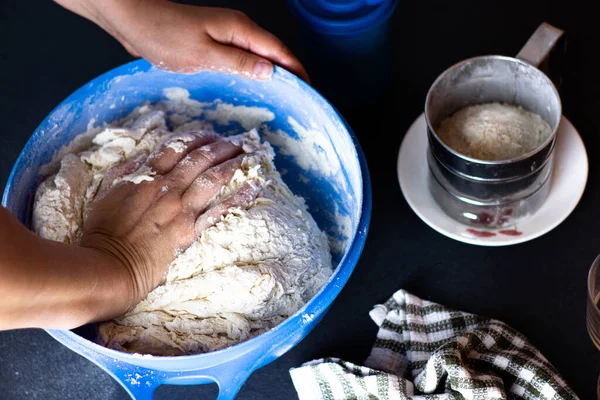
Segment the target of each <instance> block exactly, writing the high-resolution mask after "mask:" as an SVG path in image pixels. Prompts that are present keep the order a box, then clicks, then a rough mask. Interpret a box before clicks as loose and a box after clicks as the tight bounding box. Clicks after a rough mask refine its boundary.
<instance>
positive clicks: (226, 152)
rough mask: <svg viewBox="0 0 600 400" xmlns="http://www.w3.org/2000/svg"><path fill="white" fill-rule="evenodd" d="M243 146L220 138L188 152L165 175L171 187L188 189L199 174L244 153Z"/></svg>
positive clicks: (182, 189)
mask: <svg viewBox="0 0 600 400" xmlns="http://www.w3.org/2000/svg"><path fill="white" fill-rule="evenodd" d="M242 152H243V150H242V148H241V147H239V146H236V145H235V144H233V143H231V142H230V141H229V140H218V141H216V142H214V143H210V144H207V145H204V146H202V147H200V148H197V149H196V150H194V151H192V152H190V153H189V154H187V155H186V156H185V157H184V158H183V159H182V160H181V161H180V162H179V163H178V164H177V165H176V166H175V168H173V170H172V171H171V172H169V174H167V175H166V176H165V179H166V180H167V182H169V183H168V186H169V188H173V189H175V190H177V188H179V190H181V192H183V191H185V190H187V188H188V187H189V186H190V185H191V184H192V182H194V180H195V179H196V178H197V177H198V175H200V174H202V173H203V172H205V171H206V170H208V169H209V168H212V167H214V166H215V165H218V164H221V163H223V162H225V161H227V160H229V159H231V158H232V157H235V156H237V155H238V154H240V153H242Z"/></svg>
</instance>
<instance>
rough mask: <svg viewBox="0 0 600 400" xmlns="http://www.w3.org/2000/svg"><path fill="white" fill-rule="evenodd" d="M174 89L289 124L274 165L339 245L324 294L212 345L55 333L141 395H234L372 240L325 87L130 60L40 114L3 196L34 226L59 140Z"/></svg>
mask: <svg viewBox="0 0 600 400" xmlns="http://www.w3.org/2000/svg"><path fill="white" fill-rule="evenodd" d="M170 87H182V88H185V89H187V90H188V91H189V92H190V94H191V98H193V99H195V100H198V101H201V102H204V101H213V100H215V99H221V100H222V101H223V102H226V103H232V104H234V105H245V106H249V107H250V106H258V107H266V108H268V109H269V110H271V111H272V112H273V113H274V115H275V119H274V120H272V121H270V122H268V123H267V126H268V129H270V130H271V131H272V132H276V131H278V130H281V132H280V134H282V135H286V136H288V138H287V140H285V141H284V142H286V143H288V144H289V143H291V144H293V146H291V147H289V148H277V147H276V152H277V156H276V160H275V163H276V165H277V167H278V169H279V170H280V171H286V172H285V173H284V174H283V178H284V180H285V182H286V183H287V184H288V185H289V186H290V188H291V189H292V190H293V191H294V192H295V193H298V194H300V195H302V196H304V197H305V198H306V200H307V204H308V206H309V209H310V210H311V212H312V214H313V216H314V217H315V220H316V221H317V223H318V224H319V226H320V227H321V229H324V230H325V231H326V232H327V233H328V234H329V236H330V237H331V238H332V240H334V241H335V242H336V243H338V244H340V246H339V247H334V248H333V249H334V251H333V257H334V262H335V263H337V268H336V269H335V271H334V273H333V275H332V277H331V279H330V280H329V282H328V283H327V284H326V285H325V286H324V287H323V288H322V289H321V290H320V291H319V293H318V294H317V295H316V296H315V297H314V298H313V299H312V300H311V301H310V302H308V303H307V304H306V305H305V306H304V307H302V308H301V309H300V310H299V311H298V312H296V313H295V314H294V315H293V316H291V317H289V318H288V319H286V320H285V321H284V322H282V323H281V324H279V325H278V326H276V327H275V328H273V329H271V330H270V331H268V332H266V333H264V334H262V335H260V336H258V337H255V338H253V339H251V340H248V341H246V342H244V343H240V344H238V345H235V346H232V347H229V348H226V349H223V350H219V351H215V352H212V353H207V354H200V355H193V356H180V357H149V356H141V355H133V354H127V353H122V352H119V351H115V350H111V349H107V348H104V347H102V346H99V345H97V344H95V343H94V342H93V341H91V340H93V338H92V337H91V334H86V332H88V331H92V330H91V329H90V330H86V329H85V328H83V329H78V330H75V331H64V330H47V332H48V333H49V334H50V335H51V336H52V337H54V338H55V339H56V340H58V341H59V342H61V343H62V344H64V345H65V346H67V347H68V348H70V349H71V350H73V351H75V352H77V353H79V354H81V355H82V356H84V357H86V358H87V359H89V360H90V361H92V362H94V363H95V364H97V365H98V366H100V367H101V368H103V369H104V370H106V371H107V372H108V373H109V374H111V375H112V376H113V377H114V378H115V379H117V380H118V381H119V382H120V383H121V384H122V385H123V387H124V388H125V389H126V390H127V391H128V392H129V394H130V395H131V396H132V397H133V398H137V399H143V398H152V396H153V392H154V390H155V389H156V387H157V386H159V385H160V384H163V383H167V384H181V385H191V384H202V383H212V382H216V383H217V384H218V386H219V397H218V398H219V399H221V400H223V399H231V398H233V397H234V396H235V394H236V393H237V392H238V390H239V389H240V387H241V386H242V385H243V383H244V381H245V380H246V379H247V378H248V376H249V375H250V374H251V373H252V372H253V371H254V370H256V369H257V368H260V367H262V366H263V365H265V364H268V363H269V362H271V361H273V360H274V359H276V358H277V357H279V356H281V355H282V354H284V353H285V352H286V351H288V350H290V349H291V348H292V347H293V346H295V345H296V344H297V343H298V342H300V341H301V340H302V339H303V338H304V337H305V336H306V335H307V334H308V333H309V332H310V331H311V330H312V329H313V328H314V327H315V325H316V324H317V323H318V322H319V321H320V320H321V318H323V316H324V315H325V313H326V312H327V310H328V308H329V307H330V306H331V303H332V302H333V300H334V299H335V297H336V296H337V295H338V293H339V292H340V290H341V289H342V287H343V286H344V285H345V284H346V282H347V281H348V278H349V277H350V274H351V273H352V271H353V269H354V267H355V265H356V263H357V261H358V258H359V256H360V253H361V251H362V248H363V246H364V243H365V240H366V236H367V230H368V225H369V220H370V215H371V186H370V181H369V173H368V169H367V164H366V162H365V158H364V155H363V153H362V151H361V149H360V146H359V144H358V142H357V140H356V137H355V136H354V134H353V133H352V131H351V130H350V128H349V127H348V126H347V125H346V123H345V122H344V120H343V118H342V117H341V116H340V115H339V114H338V113H337V112H336V110H335V109H334V108H333V107H332V106H331V105H330V104H329V103H328V102H327V101H325V100H324V99H323V98H322V97H321V96H320V95H319V94H318V93H317V92H315V91H314V90H313V89H312V88H311V87H309V86H308V85H306V84H304V83H303V82H302V81H300V80H299V79H298V78H296V77H295V76H294V75H292V74H290V73H288V72H286V71H284V70H283V69H280V68H276V69H275V74H274V76H273V78H272V79H271V80H270V81H268V82H255V81H250V80H247V79H244V78H241V77H236V76H231V75H226V74H222V73H216V72H201V73H199V74H196V75H179V74H173V73H167V72H164V71H161V70H159V69H157V68H154V67H152V66H151V65H150V64H149V63H147V62H146V61H143V60H140V61H135V62H132V63H130V64H126V65H123V66H121V67H119V68H116V69H114V70H112V71H110V72H108V73H106V74H104V75H101V76H100V77H98V78H96V79H94V80H93V81H91V82H90V83H88V84H87V85H85V86H83V87H82V88H80V89H79V90H77V91H76V92H75V93H73V94H72V95H71V96H69V97H68V98H67V99H66V100H65V101H63V102H62V103H61V104H60V105H59V106H58V107H57V108H56V109H54V111H52V112H51V113H50V115H49V116H48V117H47V118H46V119H45V120H44V121H43V122H42V124H41V125H40V126H39V127H38V129H37V130H36V131H35V133H34V134H33V136H32V137H31V139H29V142H28V143H27V145H26V146H25V149H24V150H23V151H22V152H21V155H20V156H19V159H18V160H17V162H16V164H15V166H14V168H13V170H12V173H11V175H10V177H9V180H8V183H7V185H6V189H5V191H4V197H3V199H2V204H3V205H4V206H5V207H6V208H7V209H9V210H10V211H11V212H12V213H13V214H14V215H16V216H17V217H18V218H19V219H20V220H21V222H23V223H24V224H26V225H27V226H30V218H31V207H32V202H33V198H34V194H35V190H36V188H37V186H38V184H39V183H40V182H41V180H42V178H43V177H42V176H41V175H40V173H39V171H40V167H41V166H43V165H44V164H46V163H48V162H49V161H50V160H51V159H52V156H53V155H54V154H55V153H56V152H57V151H58V150H59V149H60V148H61V146H64V145H65V144H67V143H69V142H70V141H71V140H72V139H73V138H74V137H75V136H76V135H77V134H79V133H82V132H85V131H86V130H87V125H88V122H89V121H90V120H91V119H92V118H93V119H95V121H96V124H100V123H103V122H111V121H114V120H116V119H118V118H121V117H124V116H126V115H127V114H128V113H130V112H131V111H132V110H133V109H134V108H135V107H136V106H138V105H140V104H141V103H142V102H144V101H147V100H149V101H150V102H152V103H154V102H157V101H159V100H162V99H165V96H164V93H163V90H164V89H165V88H170ZM292 118H293V120H295V121H296V123H297V124H293V121H292ZM290 122H292V124H291V123H290ZM234 125H235V123H234ZM298 125H299V126H300V129H299V128H298ZM294 127H295V129H296V130H294ZM215 128H216V129H217V130H222V131H223V132H230V131H231V130H232V129H237V130H239V131H241V130H242V129H241V126H239V125H237V126H220V125H218V124H215ZM303 129H305V130H303ZM307 138H309V139H310V138H312V139H313V140H308V141H307V140H305V139H307ZM314 139H317V140H314Z"/></svg>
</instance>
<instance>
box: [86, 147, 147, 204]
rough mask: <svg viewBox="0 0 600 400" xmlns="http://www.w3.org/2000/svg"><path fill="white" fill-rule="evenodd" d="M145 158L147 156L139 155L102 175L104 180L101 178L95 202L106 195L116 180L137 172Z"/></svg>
mask: <svg viewBox="0 0 600 400" xmlns="http://www.w3.org/2000/svg"><path fill="white" fill-rule="evenodd" d="M147 157H148V156H147V155H146V154H145V153H139V154H136V155H135V156H133V157H132V158H130V159H129V160H127V161H125V162H124V163H121V164H118V165H115V166H114V167H111V168H109V169H108V170H107V171H106V173H105V174H104V178H102V183H100V187H99V188H98V192H97V193H96V200H100V199H102V198H103V197H104V196H105V195H106V194H107V193H108V191H109V190H110V188H112V186H113V184H114V182H115V181H116V180H117V179H120V178H122V177H124V176H127V175H130V174H133V173H134V172H135V171H137V170H138V168H140V167H141V166H142V164H143V163H144V161H146V158H147Z"/></svg>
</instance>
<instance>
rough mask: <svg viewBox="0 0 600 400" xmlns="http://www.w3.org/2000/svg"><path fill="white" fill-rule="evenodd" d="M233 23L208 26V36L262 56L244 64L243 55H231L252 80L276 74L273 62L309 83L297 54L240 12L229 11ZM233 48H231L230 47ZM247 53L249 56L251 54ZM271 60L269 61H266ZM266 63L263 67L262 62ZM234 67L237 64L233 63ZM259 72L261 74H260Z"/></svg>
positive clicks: (245, 61) (221, 42) (233, 53)
mask: <svg viewBox="0 0 600 400" xmlns="http://www.w3.org/2000/svg"><path fill="white" fill-rule="evenodd" d="M230 13H231V14H230V21H229V22H228V23H226V24H214V25H211V26H209V27H208V28H209V29H208V34H209V35H210V36H211V37H212V38H213V39H214V40H215V41H216V42H218V43H220V44H223V45H229V46H235V47H238V48H239V49H242V50H246V51H247V52H249V53H254V54H256V56H259V57H256V56H254V57H250V58H248V60H244V62H241V61H239V60H240V59H243V56H242V55H241V54H240V53H237V52H232V57H234V58H237V59H238V64H237V65H238V66H241V65H243V66H244V69H242V70H241V71H245V72H247V73H250V76H251V77H255V78H256V79H259V80H265V79H269V78H270V77H271V75H272V74H273V67H272V64H271V62H273V63H275V64H278V65H281V66H282V67H284V68H286V69H288V70H290V71H291V72H293V73H295V74H296V75H298V76H299V77H300V78H302V79H303V80H304V81H306V82H310V80H309V78H308V74H307V73H306V70H305V69H304V67H303V66H302V64H301V63H300V61H299V60H298V58H296V56H294V54H293V53H292V52H291V51H290V50H289V49H288V48H287V47H286V46H285V45H284V44H283V42H282V41H281V40H279V39H278V38H277V37H276V36H275V35H273V34H272V33H270V32H268V31H266V30H264V29H263V28H261V27H260V26H259V25H258V24H256V23H255V22H254V21H252V20H251V19H250V18H248V17H247V16H246V15H245V14H243V13H241V12H239V11H231V12H230ZM229 48H230V49H231V47H229ZM249 53H246V54H247V56H249V55H250V54H249ZM264 59H266V60H269V61H270V62H268V61H266V60H264ZM261 62H262V63H264V64H260V63H261ZM232 65H234V66H235V65H236V64H235V60H233V62H232ZM259 72H260V74H259Z"/></svg>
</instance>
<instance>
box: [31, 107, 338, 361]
mask: <svg viewBox="0 0 600 400" xmlns="http://www.w3.org/2000/svg"><path fill="white" fill-rule="evenodd" d="M165 111H166V110H161V109H159V108H158V107H153V106H149V105H145V106H143V107H140V108H138V109H136V110H135V111H134V112H133V113H132V114H131V115H130V116H128V117H126V118H125V119H124V120H122V121H120V122H119V123H116V124H113V125H110V126H107V127H105V129H103V130H102V131H101V132H100V133H98V134H97V135H96V136H95V137H94V139H93V141H92V144H91V146H90V147H89V148H87V149H84V151H81V152H78V153H76V154H74V153H68V154H66V155H65V156H64V158H62V160H61V162H60V168H59V170H58V171H57V172H56V173H55V174H54V175H52V176H50V177H48V178H47V179H46V180H45V181H44V182H43V183H42V184H41V185H40V187H39V188H38V191H37V193H36V198H35V203H34V210H33V227H34V230H35V231H36V232H37V233H38V234H39V235H40V236H42V237H44V238H47V239H51V240H56V241H60V242H65V243H72V244H77V243H79V241H80V240H81V231H82V226H83V222H84V220H85V216H86V214H87V210H88V208H89V206H90V204H91V202H92V201H93V200H94V198H95V196H96V193H97V191H98V188H99V187H100V185H101V183H102V179H103V177H104V174H105V173H106V171H107V169H108V168H110V167H111V166H114V165H116V164H119V163H121V162H123V161H125V160H128V159H130V158H132V157H134V156H135V155H136V154H139V153H140V152H144V153H146V154H150V153H151V152H152V151H154V150H155V149H156V148H157V147H158V146H159V145H160V144H161V143H163V142H165V141H166V140H169V139H174V138H177V139H178V140H176V141H172V142H171V144H172V146H171V149H172V150H173V151H176V152H181V151H185V149H184V145H185V142H187V141H189V138H188V136H187V134H186V133H185V132H184V131H182V130H181V129H178V127H177V126H173V130H170V129H168V128H167V125H166V120H167V118H169V117H167V113H166V112H165ZM169 120H170V121H171V122H173V121H175V120H180V121H182V122H183V121H185V123H186V124H189V120H186V119H184V118H169ZM205 125H206V124H205ZM180 128H181V127H180ZM174 132H176V133H174ZM231 140H233V141H236V142H238V143H241V144H242V145H243V149H244V151H245V152H246V153H252V154H248V155H247V156H246V157H245V159H244V161H243V163H242V167H241V168H240V169H239V170H238V171H236V173H235V174H234V176H233V178H232V180H231V182H230V183H229V184H228V185H226V186H224V187H223V188H222V190H221V196H222V197H225V196H227V195H228V194H230V193H232V192H233V191H234V190H235V189H236V188H238V187H240V186H241V185H242V184H243V183H244V182H246V181H248V180H253V181H258V182H261V184H262V185H263V189H262V192H261V194H260V196H259V197H258V198H257V199H256V200H255V201H254V203H253V204H252V205H251V206H250V207H249V208H248V209H247V210H241V209H232V210H230V212H229V214H227V215H226V216H224V217H223V218H221V220H219V221H214V222H216V224H215V225H214V226H213V227H211V228H209V229H207V230H206V231H205V232H204V233H203V234H202V235H201V237H200V238H199V239H198V240H197V241H196V242H194V243H193V244H192V245H191V246H190V247H189V248H188V249H186V250H185V251H180V252H178V253H177V254H175V256H176V258H175V260H174V261H173V262H172V263H171V265H170V266H169V270H168V273H167V278H166V283H165V284H164V285H162V286H159V287H158V288H156V289H155V290H153V291H152V292H151V293H150V294H149V295H148V296H147V298H146V299H145V300H143V301H142V302H140V303H139V304H138V305H137V306H136V307H135V308H134V309H133V310H131V311H130V312H129V313H128V314H126V315H124V316H123V317H120V318H117V319H115V320H113V321H108V322H104V323H101V324H99V327H98V332H99V334H98V342H99V343H100V344H101V345H103V346H106V347H109V348H113V349H116V350H119V351H125V352H129V353H137V354H152V355H162V356H170V355H186V354H197V353H204V352H209V351H214V350H217V349H221V348H224V347H228V346H231V345H234V344H236V343H239V342H242V341H245V340H248V339H250V338H252V337H254V336H257V335H259V334H261V333H263V332H266V331H267V330H269V329H271V328H273V327H274V326H275V325H277V324H278V323H280V322H281V321H282V320H284V319H285V318H287V317H288V316H290V315H291V314H293V313H294V312H296V311H297V310H298V309H299V308H300V307H301V306H302V305H304V304H305V303H306V302H307V301H308V300H310V299H311V298H312V297H313V296H314V295H315V294H316V292H317V291H318V290H319V289H320V288H321V287H322V286H323V284H324V283H325V282H326V281H327V280H328V279H329V277H330V275H331V273H332V264H331V255H330V250H329V245H328V240H327V237H326V235H325V234H324V233H323V232H322V231H321V230H319V228H318V227H317V224H316V223H315V221H314V219H313V218H312V216H311V215H310V214H309V213H308V211H307V207H306V205H305V203H304V200H303V199H302V198H300V197H298V196H295V195H294V194H293V193H292V192H291V191H290V189H289V188H288V187H287V185H286V184H285V183H284V182H283V181H282V179H281V176H280V174H279V172H277V170H276V169H275V166H274V164H273V158H274V152H273V149H272V148H271V146H270V145H269V144H268V143H266V142H262V143H261V141H260V138H259V136H258V134H257V133H256V131H254V130H252V131H250V132H246V133H244V134H242V135H237V136H234V137H232V138H231ZM151 179H154V172H153V171H151V170H150V169H147V170H144V169H143V168H141V169H140V170H138V171H137V172H136V173H134V174H132V175H129V176H127V177H124V178H123V179H122V180H127V181H130V182H133V183H138V184H139V183H141V182H143V181H144V180H151ZM165 190H168V188H165Z"/></svg>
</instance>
